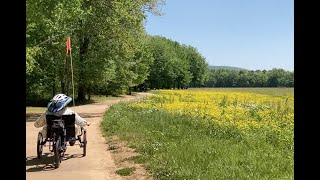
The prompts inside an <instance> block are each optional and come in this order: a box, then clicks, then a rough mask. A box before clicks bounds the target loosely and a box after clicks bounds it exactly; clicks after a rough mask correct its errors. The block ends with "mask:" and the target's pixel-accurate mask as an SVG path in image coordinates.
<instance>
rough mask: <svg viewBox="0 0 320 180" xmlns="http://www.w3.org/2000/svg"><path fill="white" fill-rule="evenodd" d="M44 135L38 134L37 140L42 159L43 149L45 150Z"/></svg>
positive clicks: (38, 154)
mask: <svg viewBox="0 0 320 180" xmlns="http://www.w3.org/2000/svg"><path fill="white" fill-rule="evenodd" d="M42 142H43V136H42V134H41V133H39V134H38V140H37V156H38V158H39V159H40V158H41V157H42V151H43V145H42Z"/></svg>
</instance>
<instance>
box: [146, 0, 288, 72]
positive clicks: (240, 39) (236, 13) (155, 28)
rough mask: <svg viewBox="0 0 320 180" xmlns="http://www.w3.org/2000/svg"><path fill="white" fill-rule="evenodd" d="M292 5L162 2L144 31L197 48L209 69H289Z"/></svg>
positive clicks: (248, 0)
mask: <svg viewBox="0 0 320 180" xmlns="http://www.w3.org/2000/svg"><path fill="white" fill-rule="evenodd" d="M293 9H294V3H293V0H166V4H165V5H164V6H163V7H162V12H163V13H164V15H163V16H154V15H151V14H148V17H147V21H146V26H145V28H146V31H147V32H148V34H150V35H161V36H164V37H166V38H169V39H171V40H174V41H178V42H180V43H183V44H187V45H191V46H193V47H195V48H197V50H198V52H199V53H200V54H202V56H203V57H205V58H206V61H207V62H208V64H209V65H214V66H235V67H241V68H246V69H250V70H258V69H259V70H263V69H265V70H270V69H272V68H282V69H285V70H289V71H293V69H294V10H293Z"/></svg>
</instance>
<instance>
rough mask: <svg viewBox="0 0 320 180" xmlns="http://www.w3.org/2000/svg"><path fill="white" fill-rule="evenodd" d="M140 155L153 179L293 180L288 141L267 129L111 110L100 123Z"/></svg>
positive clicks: (122, 108) (159, 112)
mask: <svg viewBox="0 0 320 180" xmlns="http://www.w3.org/2000/svg"><path fill="white" fill-rule="evenodd" d="M102 128H103V130H104V132H105V135H107V136H111V135H117V136H118V137H120V139H122V140H125V141H127V142H129V146H131V147H134V148H135V149H136V150H137V152H139V153H140V154H141V155H140V156H138V157H134V158H132V160H134V161H135V162H137V163H144V164H145V165H146V168H147V170H148V171H149V172H150V173H151V174H153V177H154V178H155V179H175V180H180V179H181V180H183V179H192V180H193V179H201V180H206V179H208V180H212V179H228V180H230V179H235V180H242V179H246V180H247V179H254V180H256V179H268V180H269V179H277V180H278V179H293V148H292V142H289V143H288V142H285V141H282V140H281V139H282V138H279V137H278V136H277V134H275V132H273V131H272V130H270V129H261V130H255V131H252V132H251V131H250V132H249V133H243V132H241V131H239V130H237V129H235V128H229V127H228V128H227V127H220V126H218V125H217V124H215V123H214V122H213V121H210V120H206V119H202V118H195V117H190V116H187V115H178V114H171V113H169V112H167V111H165V110H161V109H155V108H145V109H144V108H134V107H130V106H128V105H127V104H124V103H121V104H117V105H114V106H112V107H111V108H110V109H109V111H108V113H106V114H105V117H104V120H103V122H102Z"/></svg>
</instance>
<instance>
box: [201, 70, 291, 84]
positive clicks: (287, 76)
mask: <svg viewBox="0 0 320 180" xmlns="http://www.w3.org/2000/svg"><path fill="white" fill-rule="evenodd" d="M203 86H205V87H294V72H291V71H286V70H283V69H277V68H274V69H272V70H268V71H267V70H255V71H252V70H226V69H211V70H209V73H208V76H207V78H206V81H205V83H204V85H203Z"/></svg>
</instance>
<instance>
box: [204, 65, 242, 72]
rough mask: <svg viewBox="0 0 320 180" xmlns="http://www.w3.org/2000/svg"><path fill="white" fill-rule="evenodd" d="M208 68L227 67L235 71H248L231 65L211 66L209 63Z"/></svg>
mask: <svg viewBox="0 0 320 180" xmlns="http://www.w3.org/2000/svg"><path fill="white" fill-rule="evenodd" d="M209 69H228V70H236V71H240V70H244V71H248V69H244V68H238V67H232V66H211V65H209Z"/></svg>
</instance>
